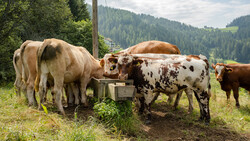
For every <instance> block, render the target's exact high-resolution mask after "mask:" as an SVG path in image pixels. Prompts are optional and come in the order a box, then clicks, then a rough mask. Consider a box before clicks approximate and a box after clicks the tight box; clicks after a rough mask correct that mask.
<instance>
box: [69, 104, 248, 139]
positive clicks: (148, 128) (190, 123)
mask: <svg viewBox="0 0 250 141" xmlns="http://www.w3.org/2000/svg"><path fill="white" fill-rule="evenodd" d="M75 111H76V112H77V118H78V119H80V120H82V121H86V120H87V119H88V118H89V117H90V116H94V111H93V105H91V104H90V105H89V107H87V108H86V107H84V106H82V105H81V106H70V107H67V108H65V113H66V115H67V118H69V119H70V120H74V119H75V114H74V113H75ZM187 111H188V110H187V109H179V110H177V111H174V110H173V107H172V106H170V105H167V104H166V103H165V102H162V103H158V104H154V105H153V106H152V123H151V124H150V125H146V124H143V125H142V130H143V132H144V134H145V138H146V139H148V140H160V141H161V140H162V141H168V140H171V141H176V140H188V141H189V140H191V141H192V140H195V141H196V140H197V141H200V140H201V141H203V140H209V141H210V140H211V141H249V140H250V133H247V134H239V133H237V132H235V131H233V130H232V129H230V128H229V127H226V126H220V127H218V126H216V127H215V126H212V125H210V126H206V125H204V123H202V122H199V121H198V120H196V119H198V117H199V113H198V112H197V111H196V113H195V114H188V113H187ZM141 120H142V121H144V119H143V117H142V118H141ZM125 140H137V138H136V137H128V138H126V139H125Z"/></svg>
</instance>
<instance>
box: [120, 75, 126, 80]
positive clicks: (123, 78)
mask: <svg viewBox="0 0 250 141" xmlns="http://www.w3.org/2000/svg"><path fill="white" fill-rule="evenodd" d="M118 79H120V80H128V74H125V75H121V74H120V75H119V76H118Z"/></svg>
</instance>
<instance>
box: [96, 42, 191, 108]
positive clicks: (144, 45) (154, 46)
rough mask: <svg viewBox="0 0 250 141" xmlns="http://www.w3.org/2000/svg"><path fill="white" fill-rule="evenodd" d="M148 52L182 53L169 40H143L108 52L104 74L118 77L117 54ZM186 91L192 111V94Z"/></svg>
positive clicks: (177, 101)
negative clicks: (110, 52) (112, 52)
mask: <svg viewBox="0 0 250 141" xmlns="http://www.w3.org/2000/svg"><path fill="white" fill-rule="evenodd" d="M147 53H155V54H181V52H180V50H179V48H178V47H177V46H176V45H173V44H170V43H167V42H162V41H155V40H152V41H145V42H141V43H139V44H137V45H134V46H132V47H129V48H127V49H125V50H122V51H120V52H118V53H116V54H110V55H108V54H106V55H105V56H104V58H103V59H102V60H101V61H102V65H103V67H104V76H105V77H108V78H113V79H117V78H118V69H117V62H115V61H113V60H116V59H115V58H116V57H115V56H117V55H119V54H147ZM156 57H159V56H156ZM185 92H186V94H187V96H188V100H189V110H188V111H189V112H192V111H193V102H192V101H193V100H192V99H193V98H192V94H190V92H188V91H187V90H186V91H185ZM158 95H159V94H158ZM181 95H182V93H179V94H178V95H177V97H176V100H175V104H174V107H175V109H176V107H177V106H178V104H179V100H180V97H181ZM137 96H138V95H137ZM173 96H174V95H169V99H168V102H169V103H171V102H172V101H173ZM137 101H138V100H137ZM139 105H140V104H139Z"/></svg>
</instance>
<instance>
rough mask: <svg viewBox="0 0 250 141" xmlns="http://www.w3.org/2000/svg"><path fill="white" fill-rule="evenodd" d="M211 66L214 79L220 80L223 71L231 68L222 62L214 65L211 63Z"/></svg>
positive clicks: (225, 71) (228, 70) (221, 79)
mask: <svg viewBox="0 0 250 141" xmlns="http://www.w3.org/2000/svg"><path fill="white" fill-rule="evenodd" d="M212 67H213V68H214V70H215V76H216V80H217V81H219V82H221V81H223V76H224V74H225V73H228V72H231V71H232V69H231V68H227V66H226V65H225V64H223V63H217V64H216V65H214V64H212Z"/></svg>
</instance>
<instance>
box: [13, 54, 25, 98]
mask: <svg viewBox="0 0 250 141" xmlns="http://www.w3.org/2000/svg"><path fill="white" fill-rule="evenodd" d="M20 52H21V49H17V50H16V51H15V52H14V56H13V66H14V69H15V72H16V80H15V83H14V86H15V92H16V94H17V96H21V91H23V92H24V95H25V96H26V90H25V85H24V83H23V81H22V62H21V57H20Z"/></svg>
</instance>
